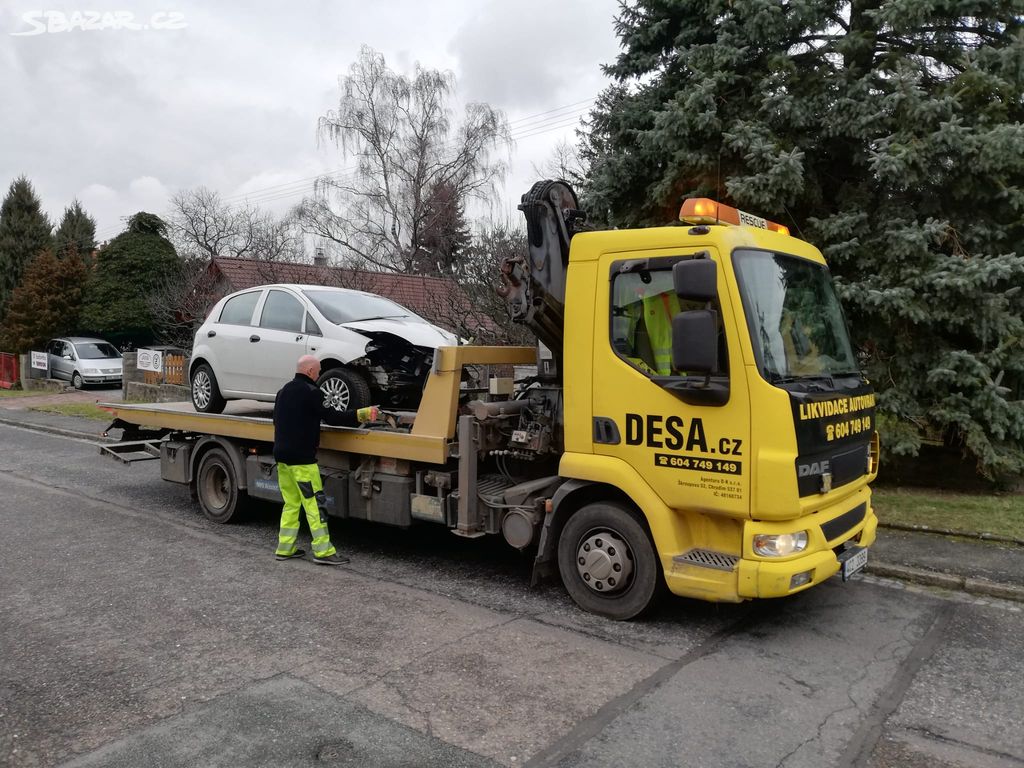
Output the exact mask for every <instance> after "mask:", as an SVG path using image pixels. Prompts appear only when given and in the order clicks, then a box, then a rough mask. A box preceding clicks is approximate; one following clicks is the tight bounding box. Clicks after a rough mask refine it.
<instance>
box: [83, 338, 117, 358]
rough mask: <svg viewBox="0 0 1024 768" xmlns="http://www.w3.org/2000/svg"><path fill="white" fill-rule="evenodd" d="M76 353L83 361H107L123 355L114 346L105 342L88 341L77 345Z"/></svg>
mask: <svg viewBox="0 0 1024 768" xmlns="http://www.w3.org/2000/svg"><path fill="white" fill-rule="evenodd" d="M75 351H76V352H78V356H79V357H80V358H81V359H82V360H105V359H108V358H111V357H120V356H121V353H120V352H118V351H117V350H116V349H114V345H113V344H108V343H107V342H105V341H101V342H94V341H87V342H84V343H79V344H75Z"/></svg>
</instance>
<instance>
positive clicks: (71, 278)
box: [0, 248, 88, 353]
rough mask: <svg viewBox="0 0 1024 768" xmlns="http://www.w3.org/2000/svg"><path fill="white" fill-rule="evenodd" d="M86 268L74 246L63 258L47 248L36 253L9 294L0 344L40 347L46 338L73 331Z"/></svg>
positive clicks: (24, 348)
mask: <svg viewBox="0 0 1024 768" xmlns="http://www.w3.org/2000/svg"><path fill="white" fill-rule="evenodd" d="M87 272H88V269H87V267H86V264H85V260H84V259H82V257H81V256H79V255H78V252H77V251H75V250H74V249H72V250H71V251H69V252H67V253H66V254H65V256H64V258H63V259H58V258H57V256H56V255H55V254H54V252H53V250H51V249H49V248H47V249H46V250H44V251H40V252H39V253H38V254H36V256H35V257H34V258H33V259H32V260H31V261H30V262H29V264H28V267H27V268H26V269H25V274H24V275H23V276H22V280H21V283H20V284H19V285H18V287H17V288H15V289H14V292H13V293H12V294H11V300H10V302H9V303H8V306H7V315H6V317H5V318H4V322H3V325H2V326H0V348H3V349H5V350H9V351H11V352H18V353H24V352H28V351H30V350H33V349H36V350H41V349H43V345H44V344H45V343H46V342H47V340H49V339H51V338H53V337H54V336H63V335H65V334H68V333H71V332H72V331H74V330H75V329H76V328H77V326H78V313H79V310H80V308H81V303H82V289H83V287H84V285H85V281H86V275H87Z"/></svg>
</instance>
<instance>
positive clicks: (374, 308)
mask: <svg viewBox="0 0 1024 768" xmlns="http://www.w3.org/2000/svg"><path fill="white" fill-rule="evenodd" d="M303 293H304V294H306V297H307V298H308V299H309V300H310V301H312V302H313V304H314V305H315V306H316V308H317V309H319V310H320V312H321V313H322V314H323V316H324V317H326V318H327V319H328V320H330V321H331V322H332V323H334V324H335V325H341V324H342V323H356V322H359V321H360V320H384V319H388V320H402V321H403V322H406V323H425V322H427V321H426V320H424V319H423V318H422V317H420V316H419V315H416V314H413V313H412V312H411V311H410V310H408V309H406V308H405V307H403V306H402V305H401V304H396V303H395V302H393V301H391V300H389V299H385V298H383V297H382V296H373V295H371V294H369V293H359V292H358V291H351V292H349V291H329V290H328V291H303Z"/></svg>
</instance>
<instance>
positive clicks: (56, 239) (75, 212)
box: [53, 200, 96, 259]
mask: <svg viewBox="0 0 1024 768" xmlns="http://www.w3.org/2000/svg"><path fill="white" fill-rule="evenodd" d="M53 244H54V249H55V251H56V253H57V257H58V258H61V259H62V258H64V257H65V256H67V255H68V254H69V253H72V252H75V253H77V254H79V255H80V256H82V257H83V258H85V259H88V258H89V257H90V255H91V254H92V252H93V251H94V250H95V249H96V220H95V219H93V217H92V216H90V215H89V214H87V213H86V212H85V210H84V209H83V208H82V205H81V203H79V202H78V201H77V200H75V201H74V202H73V203H72V204H71V205H69V206H68V207H67V208H65V209H64V217H63V218H62V219H61V220H60V226H59V227H57V231H56V232H55V233H54V235H53Z"/></svg>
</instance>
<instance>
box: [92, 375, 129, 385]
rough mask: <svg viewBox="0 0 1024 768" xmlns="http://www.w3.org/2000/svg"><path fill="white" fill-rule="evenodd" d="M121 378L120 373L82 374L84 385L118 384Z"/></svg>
mask: <svg viewBox="0 0 1024 768" xmlns="http://www.w3.org/2000/svg"><path fill="white" fill-rule="evenodd" d="M122 380H123V377H122V375H121V374H120V373H118V374H92V373H83V374H82V381H84V382H85V383H86V384H115V383H116V384H120V383H121V382H122Z"/></svg>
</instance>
